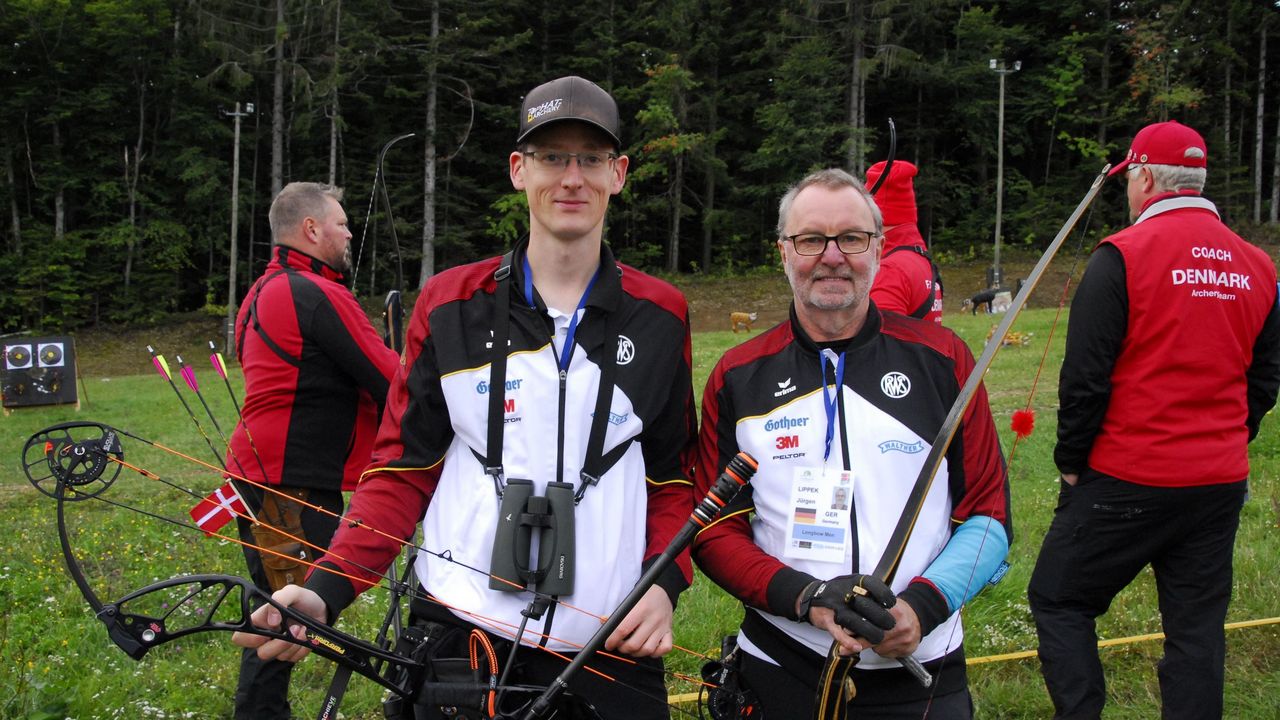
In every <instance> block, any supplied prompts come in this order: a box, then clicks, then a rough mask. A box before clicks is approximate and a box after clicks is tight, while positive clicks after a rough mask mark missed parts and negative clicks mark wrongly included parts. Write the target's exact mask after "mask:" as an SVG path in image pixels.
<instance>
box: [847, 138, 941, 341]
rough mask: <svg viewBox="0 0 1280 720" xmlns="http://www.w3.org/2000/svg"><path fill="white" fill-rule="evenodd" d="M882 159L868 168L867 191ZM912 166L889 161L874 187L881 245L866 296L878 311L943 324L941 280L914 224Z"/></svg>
mask: <svg viewBox="0 0 1280 720" xmlns="http://www.w3.org/2000/svg"><path fill="white" fill-rule="evenodd" d="M885 165H886V163H885V162H883V161H881V162H878V163H876V164H875V165H872V166H871V167H870V168H868V169H867V182H866V186H867V189H868V190H869V189H871V188H872V187H874V186H875V184H876V182H877V181H878V180H879V179H880V177H881V176H882V175H884V171H885ZM916 172H917V171H916V166H915V165H912V164H911V163H909V162H907V161H905V160H897V161H894V162H893V164H892V165H891V166H890V167H889V177H888V178H886V179H885V181H884V182H883V183H881V185H880V189H879V190H877V191H876V205H877V206H878V207H879V208H880V212H881V213H882V214H883V216H884V249H883V250H882V251H881V253H880V270H879V272H877V273H876V281H875V284H874V285H872V286H871V300H872V302H874V303H875V304H876V307H878V308H880V309H881V310H888V311H890V312H896V313H901V314H903V315H910V316H911V317H914V318H920V319H921V320H932V321H934V322H936V323H940V322H942V282H941V277H940V276H939V275H938V272H937V266H936V265H934V264H933V258H931V257H929V249H928V247H926V246H925V242H924V238H923V237H922V236H921V235H920V228H918V227H916V190H915V186H914V184H913V182H912V178H914V177H915V176H916Z"/></svg>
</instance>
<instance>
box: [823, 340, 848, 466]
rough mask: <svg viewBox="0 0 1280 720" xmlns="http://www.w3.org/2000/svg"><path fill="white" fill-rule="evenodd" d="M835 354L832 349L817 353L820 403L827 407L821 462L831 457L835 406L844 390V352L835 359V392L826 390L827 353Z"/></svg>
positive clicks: (834, 433)
mask: <svg viewBox="0 0 1280 720" xmlns="http://www.w3.org/2000/svg"><path fill="white" fill-rule="evenodd" d="M828 353H830V354H831V355H835V351H833V350H823V351H822V352H821V353H818V364H819V365H820V366H821V372H822V404H823V405H824V406H825V407H826V409H827V447H826V450H825V451H824V452H823V453H822V462H823V463H826V462H827V458H829V457H831V440H832V438H834V437H835V436H836V406H837V405H838V404H839V402H840V393H841V392H844V353H840V356H839V357H838V358H837V359H836V391H835V393H828V392H827V354H828Z"/></svg>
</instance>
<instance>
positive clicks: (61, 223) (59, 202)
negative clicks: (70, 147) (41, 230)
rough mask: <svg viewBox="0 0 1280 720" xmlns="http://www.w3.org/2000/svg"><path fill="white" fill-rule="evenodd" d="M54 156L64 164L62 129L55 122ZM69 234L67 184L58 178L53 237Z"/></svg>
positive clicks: (57, 237) (61, 237)
mask: <svg viewBox="0 0 1280 720" xmlns="http://www.w3.org/2000/svg"><path fill="white" fill-rule="evenodd" d="M53 156H54V157H55V158H57V159H58V164H59V165H61V164H62V131H61V129H60V128H59V127H58V123H56V122H55V123H54V124H53ZM66 234H67V203H66V184H65V183H64V182H63V181H62V180H58V192H57V194H55V195H54V196H53V239H54V240H56V241H58V242H62V239H63V238H64V237H66Z"/></svg>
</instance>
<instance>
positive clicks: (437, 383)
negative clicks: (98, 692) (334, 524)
mask: <svg viewBox="0 0 1280 720" xmlns="http://www.w3.org/2000/svg"><path fill="white" fill-rule="evenodd" d="M621 147H622V143H621V141H620V139H619V119H618V108H617V104H616V103H615V102H614V100H613V98H612V97H611V96H610V95H609V94H608V93H607V92H606V91H605V90H604V89H603V88H600V87H599V86H597V85H596V84H594V83H592V82H590V81H588V80H585V79H583V78H580V77H574V76H570V77H562V78H559V79H556V80H552V81H550V82H548V83H544V84H543V85H540V86H538V87H536V88H534V89H533V90H531V91H530V92H529V94H528V95H526V96H525V98H524V100H523V103H522V105H521V106H520V116H519V131H518V134H517V135H516V138H515V147H514V149H513V150H512V151H511V152H510V153H509V154H508V155H507V158H506V159H507V161H508V171H509V174H510V178H511V183H512V186H513V187H514V188H515V189H516V190H517V191H521V192H523V193H524V194H525V197H526V199H527V200H528V204H529V234H528V237H527V238H523V239H521V240H520V241H519V242H517V243H516V245H515V247H514V248H513V249H512V250H511V252H509V253H507V254H506V255H503V256H501V257H494V258H489V259H487V260H481V261H478V262H474V263H471V264H468V265H463V266H459V267H455V268H450V269H449V270H446V271H444V272H441V273H439V274H437V275H435V276H434V277H432V278H431V280H429V281H428V282H427V284H426V286H425V287H424V288H423V291H422V295H421V297H420V298H419V300H418V302H417V304H416V305H415V306H414V309H413V318H412V320H411V321H410V324H409V330H408V337H407V341H406V343H405V357H404V368H403V370H402V371H401V372H400V373H399V374H398V375H397V376H396V379H395V382H394V383H393V384H392V387H391V391H390V394H389V398H388V401H387V417H386V418H385V419H384V421H383V423H382V426H381V427H380V428H379V433H378V440H377V445H376V448H375V450H374V456H373V459H372V461H371V463H370V465H369V467H368V468H367V469H366V470H365V472H364V474H363V479H362V481H361V483H360V487H359V489H358V490H357V491H356V493H355V494H354V495H353V496H352V499H351V510H350V512H349V513H348V514H349V516H351V517H353V518H360V520H361V524H365V525H368V526H370V527H374V528H377V529H378V530H380V531H381V532H382V533H385V534H386V535H381V534H374V533H371V532H369V531H368V528H365V527H358V526H355V525H354V524H353V525H347V524H344V525H343V526H342V527H341V528H340V529H339V530H338V532H337V534H336V535H335V536H334V540H333V543H332V545H331V546H330V549H329V554H328V555H326V556H325V557H323V558H321V560H320V563H319V565H320V566H321V569H318V570H316V571H315V572H312V573H311V574H310V575H309V576H308V578H307V580H306V582H305V585H303V586H290V587H287V588H285V589H284V590H281V591H280V592H278V593H276V594H275V596H274V597H275V599H276V600H277V601H278V602H281V603H283V604H285V605H289V606H291V607H294V608H296V609H298V610H300V611H302V612H306V613H308V614H310V615H312V616H313V617H317V618H323V619H331V618H334V617H336V616H337V614H338V613H339V612H341V611H342V610H343V609H344V608H345V607H347V606H348V605H349V604H350V603H351V602H353V601H354V599H355V596H356V595H357V594H358V593H360V592H362V591H364V590H365V589H367V588H368V587H369V586H370V585H371V584H373V583H374V582H375V581H376V580H377V579H378V576H377V575H376V574H375V573H374V572H373V571H378V570H381V569H383V568H385V567H387V566H388V565H389V564H390V562H391V560H392V559H393V558H394V557H395V555H396V553H397V551H398V550H399V549H400V546H399V545H398V544H397V543H396V542H395V541H394V538H403V537H411V536H413V534H414V532H415V529H416V528H417V526H419V525H421V528H422V544H421V546H422V547H423V548H425V549H426V550H427V552H419V553H418V554H417V558H416V560H415V565H414V568H415V571H416V573H417V579H418V582H419V586H418V587H416V588H414V591H413V593H412V597H411V602H410V615H411V622H412V624H413V625H414V627H415V628H420V629H423V631H424V634H425V635H426V637H429V638H431V640H430V642H431V643H432V645H431V649H430V651H429V652H430V653H431V657H433V658H436V659H440V660H443V659H450V658H452V659H457V658H464V657H465V656H466V655H467V650H468V638H469V637H471V633H473V632H480V631H483V632H485V633H487V635H486V637H488V638H489V640H490V641H491V642H492V643H493V645H494V646H496V647H497V648H498V649H497V653H496V654H497V656H498V657H499V658H501V663H502V665H503V673H502V677H504V678H506V681H507V682H509V683H520V684H525V685H533V686H546V684H547V683H549V682H550V681H552V680H553V679H554V678H555V677H556V676H557V675H558V674H559V673H560V672H561V671H562V670H564V668H565V665H566V662H565V659H564V658H565V657H568V656H571V655H573V654H574V653H575V652H577V651H578V650H579V649H580V648H581V647H582V646H583V645H584V644H585V643H586V642H587V641H588V640H589V639H590V638H591V636H592V635H593V634H594V633H595V632H596V631H597V630H598V629H599V628H600V622H601V617H602V616H605V615H608V614H610V613H612V612H614V611H615V610H616V608H617V607H618V605H619V603H620V601H621V600H622V599H623V598H624V597H625V596H626V595H627V593H629V592H630V591H631V589H632V588H633V587H634V586H635V584H636V582H637V581H638V580H639V579H640V577H641V575H642V573H643V571H644V570H645V569H647V568H649V567H651V566H652V564H653V562H654V561H655V560H657V558H658V557H659V556H660V555H661V553H662V551H663V550H665V549H666V548H667V546H668V545H669V544H670V541H671V540H672V539H673V538H674V537H675V536H676V534H677V533H678V532H679V530H680V529H681V527H682V526H683V524H684V522H685V521H686V520H687V519H688V517H689V513H690V512H692V510H693V506H694V503H693V496H692V492H691V489H692V484H691V483H690V481H689V478H688V468H689V467H690V465H691V464H692V456H693V451H694V447H693V440H694V436H695V428H694V420H695V412H694V407H693V389H692V382H691V368H690V361H691V352H690V342H689V311H688V306H687V304H686V302H685V299H684V296H682V295H681V294H680V292H679V291H678V290H676V289H675V288H674V287H672V286H671V285H669V284H668V283H666V282H663V281H661V280H659V279H657V278H654V277H651V276H649V275H646V274H645V273H642V272H640V271H639V270H636V269H635V268H632V267H629V266H627V265H624V264H622V263H619V262H617V261H616V260H615V259H614V256H613V253H612V251H611V250H610V249H609V247H608V245H606V244H605V243H604V224H605V214H606V211H607V209H608V206H609V201H610V199H611V198H612V196H614V195H617V194H618V193H620V192H621V191H622V188H623V185H624V184H625V182H626V174H627V166H628V162H629V161H628V158H627V156H626V155H623V154H622V153H621ZM560 501H564V502H562V503H561V502H560ZM535 531H536V532H538V533H539V534H538V536H537V537H538V542H537V545H536V549H535V548H534V547H533V546H532V542H530V541H529V540H528V539H529V538H530V537H531V533H532V532H535ZM521 533H524V537H525V538H526V541H525V542H524V543H523V545H521V543H520V542H519V537H520V534H521ZM567 538H572V540H566V542H564V543H562V542H561V540H562V539H567ZM443 551H447V554H446V553H445V552H443ZM566 560H567V561H568V562H564V561H566ZM324 568H333V569H337V570H340V571H341V572H342V573H343V574H342V575H338V574H333V573H329V572H323V571H321V570H323V569H324ZM477 568H480V569H481V571H477V570H476V569H477ZM538 568H542V570H539V569H538ZM485 571H488V572H491V573H493V576H490V575H488V574H486V572H485ZM495 576H497V577H495ZM353 578H354V579H355V580H353ZM499 578H501V579H499ZM692 579H693V568H692V563H691V561H690V560H689V557H688V554H687V553H684V554H682V555H681V556H680V557H679V558H678V560H677V562H676V563H675V564H673V565H671V566H669V567H667V568H666V571H665V572H664V573H661V574H660V575H659V577H658V579H657V584H655V585H654V586H652V587H650V588H649V589H648V590H647V591H646V592H645V593H644V594H643V597H642V598H641V599H640V601H639V603H638V604H637V605H636V606H635V607H634V608H633V609H632V610H631V611H629V612H628V613H627V615H626V616H625V618H624V619H623V620H622V622H621V624H620V625H619V626H618V627H617V628H616V630H615V631H614V632H613V633H612V635H611V636H610V637H609V639H608V640H607V642H606V644H605V647H606V649H608V650H610V651H612V652H613V653H615V655H614V657H612V658H602V657H599V656H596V657H593V658H591V659H590V660H589V662H588V667H589V668H590V669H593V670H597V671H598V672H601V673H604V674H605V675H607V676H608V677H609V678H612V679H617V680H618V681H619V682H612V681H610V680H608V679H602V678H601V677H599V676H597V675H595V674H590V673H586V672H583V673H579V674H578V675H576V676H575V677H574V678H573V679H572V680H570V681H569V682H568V691H569V693H570V694H572V695H574V696H576V697H577V698H579V699H583V700H585V701H586V702H589V703H591V704H593V705H594V706H595V707H596V709H597V710H598V711H599V713H600V714H601V715H602V716H603V717H605V718H613V719H616V720H622V719H624V718H625V719H627V720H632V719H635V720H642V719H653V720H657V719H659V718H666V717H668V715H669V708H668V706H667V704H666V688H665V686H664V684H663V673H662V660H661V656H662V655H664V654H665V653H667V652H668V651H670V650H671V648H672V633H673V628H672V615H673V611H674V608H675V602H676V598H677V597H678V595H679V593H680V592H681V591H683V590H684V589H685V588H686V587H688V586H689V584H690V582H692ZM504 581H506V582H504ZM558 598H563V599H564V600H565V604H557V603H554V602H552V601H554V600H556V599H558ZM565 605H570V606H572V607H566V606H565ZM263 610H264V612H260V613H256V614H255V616H254V622H255V623H256V624H258V625H259V626H268V627H278V626H279V623H280V617H279V612H278V611H276V610H275V609H274V608H264V609H263ZM265 640H266V639H265V638H262V637H258V636H249V637H247V638H246V637H243V636H241V637H239V638H238V642H241V643H244V644H246V645H255V646H259V645H260V646H261V647H260V648H259V653H260V654H261V655H263V656H264V657H278V658H280V659H287V660H297V659H300V658H301V657H302V656H303V655H305V654H306V649H305V648H304V647H302V646H300V645H297V644H290V643H287V642H285V641H282V640H270V641H265ZM264 641H265V642H264ZM513 641H514V642H515V643H518V644H517V645H516V648H515V650H514V652H513V651H512V649H511V646H512V644H513ZM543 648H545V650H544V649H543ZM547 651H552V652H554V653H558V654H559V656H556V655H553V654H552V652H547ZM617 654H624V655H628V656H631V657H630V658H621V659H620V658H618V657H617ZM508 657H512V658H514V663H512V664H510V665H508V661H507V658H508ZM462 662H463V663H465V662H466V661H465V660H463V661H462ZM449 668H450V664H449V663H448V662H445V661H438V662H434V664H433V671H436V672H440V673H444V672H446V671H448V670H449ZM508 670H509V671H510V672H509V674H508ZM465 675H466V677H467V678H470V677H471V674H470V671H469V670H467V671H465ZM450 679H453V678H450ZM459 679H461V678H459ZM478 699H479V697H477V700H478ZM407 704H408V703H406V705H407ZM442 704H444V703H442V702H441V701H440V700H439V699H436V700H434V701H433V696H432V694H431V693H430V692H422V693H420V694H419V695H418V696H417V697H416V698H415V700H414V707H413V708H412V709H411V713H412V715H414V716H416V717H417V718H418V719H419V720H421V719H423V718H442V717H453V716H455V714H456V713H457V708H456V707H451V706H452V705H456V704H457V703H448V705H449V706H450V707H441V705H442ZM402 710H403V708H402Z"/></svg>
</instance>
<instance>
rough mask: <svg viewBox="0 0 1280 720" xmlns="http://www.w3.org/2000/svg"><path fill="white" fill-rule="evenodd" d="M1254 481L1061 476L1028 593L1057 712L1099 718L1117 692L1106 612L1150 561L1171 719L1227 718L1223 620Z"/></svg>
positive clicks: (1165, 712) (1161, 671) (1162, 686)
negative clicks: (1105, 659) (1107, 649)
mask: <svg viewBox="0 0 1280 720" xmlns="http://www.w3.org/2000/svg"><path fill="white" fill-rule="evenodd" d="M1246 493H1247V483H1246V482H1245V481H1243V480H1242V481H1240V482H1236V483H1229V484H1225V485H1209V486H1202V487H1189V488H1158V487H1149V486H1144V485H1136V484H1133V483H1128V482H1124V481H1123V480H1119V479H1117V478H1113V477H1110V476H1107V475H1102V474H1101V473H1098V472H1095V471H1092V470H1089V471H1086V472H1084V473H1082V474H1081V476H1080V482H1079V483H1078V484H1077V485H1076V486H1075V487H1072V486H1070V485H1067V484H1066V483H1062V484H1061V489H1060V490H1059V495H1058V507H1057V509H1056V510H1054V516H1053V522H1052V524H1051V525H1050V527H1049V532H1048V533H1047V534H1046V535H1045V538H1044V545H1043V547H1042V548H1041V550H1040V557H1039V559H1038V560H1037V561H1036V567H1035V570H1034V571H1033V573H1032V575H1031V583H1030V586H1029V587H1028V588H1027V597H1028V599H1029V600H1030V603H1031V613H1032V615H1033V616H1034V617H1035V623H1036V633H1037V634H1038V635H1039V639H1040V648H1039V653H1040V665H1041V672H1042V673H1043V674H1044V680H1045V685H1046V686H1048V689H1049V695H1050V697H1051V698H1052V699H1053V705H1054V708H1055V712H1056V715H1055V717H1058V718H1098V717H1100V716H1101V715H1102V706H1103V704H1104V703H1105V701H1106V684H1105V681H1104V679H1103V674H1102V663H1101V662H1100V661H1099V659H1098V647H1097V645H1098V635H1097V631H1096V623H1095V621H1096V619H1097V617H1098V616H1099V615H1101V614H1103V613H1105V612H1106V611H1107V608H1108V607H1110V605H1111V601H1112V599H1113V598H1115V596H1116V594H1117V593H1119V592H1120V591H1121V590H1123V589H1124V588H1125V587H1126V586H1127V585H1128V584H1129V583H1130V582H1132V581H1133V578H1134V577H1135V576H1136V575H1137V574H1138V572H1139V571H1141V570H1142V569H1143V568H1144V567H1146V566H1147V565H1151V569H1152V570H1153V571H1154V573H1155V579H1156V592H1157V594H1158V598H1159V606H1160V618H1161V622H1162V624H1163V626H1164V633H1165V642H1164V657H1163V658H1162V659H1161V660H1160V663H1159V667H1158V675H1159V679H1160V696H1161V703H1162V705H1163V717H1164V718H1167V719H1173V718H1177V719H1179V720H1181V719H1183V718H1188V719H1189V718H1221V717H1222V687H1223V660H1224V658H1225V656H1226V638H1225V637H1224V633H1223V629H1222V625H1223V622H1225V620H1226V617H1227V606H1228V604H1229V603H1230V601H1231V572H1232V564H1231V562H1232V548H1233V546H1234V545H1235V537H1236V529H1237V527H1238V526H1239V524H1240V509H1241V506H1242V505H1243V504H1244V499H1245V495H1246Z"/></svg>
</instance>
